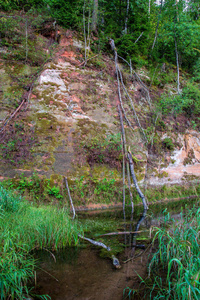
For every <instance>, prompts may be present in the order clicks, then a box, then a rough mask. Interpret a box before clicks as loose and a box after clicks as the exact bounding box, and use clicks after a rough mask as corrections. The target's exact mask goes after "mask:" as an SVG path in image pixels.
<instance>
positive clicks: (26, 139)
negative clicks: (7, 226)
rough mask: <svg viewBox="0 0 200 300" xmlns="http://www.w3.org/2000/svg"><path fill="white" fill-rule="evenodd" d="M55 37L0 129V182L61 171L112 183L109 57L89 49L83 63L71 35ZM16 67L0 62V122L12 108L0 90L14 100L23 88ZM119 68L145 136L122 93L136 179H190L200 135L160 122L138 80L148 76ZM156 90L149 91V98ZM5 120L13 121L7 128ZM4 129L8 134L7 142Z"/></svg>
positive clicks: (113, 94) (116, 175)
mask: <svg viewBox="0 0 200 300" xmlns="http://www.w3.org/2000/svg"><path fill="white" fill-rule="evenodd" d="M59 34H60V37H61V39H60V43H59V45H58V46H57V47H56V49H55V50H54V55H53V58H52V59H51V60H50V61H49V62H47V63H46V64H45V65H44V66H43V67H42V70H41V73H40V74H39V76H37V77H35V78H37V81H36V82H35V83H34V87H33V89H30V87H29V89H28V90H29V91H30V92H31V93H30V92H29V95H28V96H29V97H28V100H27V101H26V105H24V106H23V108H22V109H21V110H20V111H19V112H18V113H17V114H16V116H15V117H14V118H13V119H11V120H10V121H9V123H8V124H7V126H5V127H4V128H3V130H2V132H1V135H2V136H1V141H2V147H1V158H2V160H1V163H0V175H1V179H4V178H7V177H13V176H15V175H17V174H21V173H23V174H25V175H26V176H29V175H31V174H33V172H37V173H38V174H40V175H46V176H47V177H50V176H52V178H54V180H55V182H56V180H57V182H59V180H61V179H59V180H58V178H62V176H63V175H64V176H67V177H68V178H70V179H71V180H74V181H75V180H78V182H79V183H81V184H82V185H84V184H87V182H88V181H90V183H91V182H92V183H94V184H95V183H97V182H99V181H102V180H107V182H114V183H115V184H117V182H119V183H120V182H121V164H122V151H121V136H120V123H119V118H118V111H117V105H118V103H119V100H118V87H117V80H116V73H115V64H114V61H113V58H112V56H108V55H107V56H106V55H102V54H99V55H95V54H93V53H90V54H89V59H88V62H87V64H86V66H85V67H84V60H83V53H84V45H83V43H82V42H81V41H80V40H79V39H78V38H77V34H76V33H74V32H71V31H70V30H63V29H60V32H59ZM47 51H48V49H47ZM17 66H19V64H17V63H13V62H9V63H8V62H5V61H4V60H3V59H2V60H1V65H0V67H1V75H0V76H1V89H2V91H3V96H2V98H1V105H2V110H1V122H2V123H1V125H2V126H3V124H4V123H5V120H6V117H7V116H8V114H9V113H10V112H12V111H13V109H14V106H15V105H16V103H14V104H13V103H11V104H10V106H8V104H9V103H8V102H9V100H8V97H5V93H6V92H8V90H10V92H11V93H16V98H17V95H18V94H20V93H21V94H23V92H24V90H23V91H22V90H20V89H19V87H18V85H17V84H15V85H14V84H13V81H12V70H13V72H14V71H15V70H16V68H17ZM18 68H19V67H18ZM32 69H33V67H29V66H27V65H26V64H25V65H22V66H21V67H20V70H19V72H23V74H24V76H25V75H29V76H30V75H31V72H32ZM120 69H121V70H122V73H123V80H124V82H125V84H126V87H127V89H128V92H129V94H130V96H131V97H132V99H133V102H134V107H135V110H136V112H137V115H138V118H139V119H140V123H141V124H142V126H143V128H144V130H145V133H146V136H147V138H148V145H147V144H146V143H145V141H144V139H143V136H142V134H141V132H140V130H139V127H138V123H137V120H136V119H135V117H134V114H133V111H132V109H131V105H130V101H129V99H128V98H127V97H125V94H124V93H123V92H122V96H123V99H124V100H123V105H124V109H125V111H126V115H127V118H128V119H129V120H130V122H131V125H132V129H130V128H129V127H128V126H126V135H127V144H128V146H130V149H131V151H132V154H133V156H134V160H135V168H136V174H137V178H138V180H139V182H140V183H144V181H145V183H146V184H149V185H163V184H168V183H170V184H171V183H184V182H185V181H188V180H194V179H198V178H199V175H200V161H199V159H200V134H199V133H198V132H197V131H195V130H191V129H189V130H186V128H184V126H185V124H186V122H187V120H185V119H184V118H183V119H180V120H179V119H177V122H176V123H175V122H174V120H173V119H171V118H170V117H169V118H166V119H165V120H161V119H160V116H159V114H156V113H155V111H154V110H155V109H154V104H153V105H152V106H151V107H150V106H149V104H148V99H147V98H148V97H147V93H146V88H144V87H146V85H144V83H143V82H142V80H144V81H145V82H147V83H148V81H149V77H148V73H147V71H146V70H145V69H141V70H139V71H138V73H137V74H139V75H137V76H136V75H135V76H131V75H130V72H129V69H128V68H127V67H125V66H124V65H122V64H120ZM138 76H139V77H138ZM27 93H28V92H27ZM158 95H159V93H158V92H156V91H154V90H153V89H152V90H151V92H150V96H151V98H152V103H154V101H155V99H156V97H158ZM17 105H19V103H18V104H17ZM7 119H8V118H7ZM10 124H15V126H14V129H13V127H12V129H11V127H9V126H10ZM178 124H179V125H180V128H179V126H178ZM22 125H23V126H22ZM12 126H13V125H12ZM20 126H21V127H20ZM9 128H10V133H11V136H10V137H9V139H8V137H7V136H8V135H7V133H8V132H9ZM179 129H181V131H182V133H180V132H179ZM20 143H21V144H20ZM5 149H7V150H5ZM22 149H23V151H22ZM19 157H20V159H18V158H19ZM59 175H61V177H59ZM88 189H89V188H88ZM87 196H88V197H89V198H90V199H93V197H94V196H93V195H92V194H90V195H87Z"/></svg>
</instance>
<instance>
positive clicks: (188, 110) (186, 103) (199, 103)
mask: <svg viewBox="0 0 200 300" xmlns="http://www.w3.org/2000/svg"><path fill="white" fill-rule="evenodd" d="M158 105H159V106H160V108H161V110H162V113H163V114H164V115H167V114H170V113H172V114H174V115H178V114H180V113H183V112H184V113H185V114H186V115H187V116H189V117H191V116H192V115H198V114H199V112H200V90H199V86H198V84H195V83H194V82H193V83H192V82H188V83H187V84H186V86H185V87H184V88H183V90H182V93H181V94H180V95H167V94H163V95H162V96H161V98H160V102H159V103H158Z"/></svg>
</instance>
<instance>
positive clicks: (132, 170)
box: [128, 152, 148, 210]
mask: <svg viewBox="0 0 200 300" xmlns="http://www.w3.org/2000/svg"><path fill="white" fill-rule="evenodd" d="M128 160H129V166H130V173H131V177H132V179H133V183H134V185H135V188H136V190H137V192H138V195H139V196H140V198H141V199H142V203H143V206H144V209H145V210H147V209H148V205H147V202H146V199H145V196H144V195H143V193H142V192H141V190H140V188H139V185H138V182H137V179H136V176H135V172H134V165H133V158H132V155H131V153H130V152H128Z"/></svg>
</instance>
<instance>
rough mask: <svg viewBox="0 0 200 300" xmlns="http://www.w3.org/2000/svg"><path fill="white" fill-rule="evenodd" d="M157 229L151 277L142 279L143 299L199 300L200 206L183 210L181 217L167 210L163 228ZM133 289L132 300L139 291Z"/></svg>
mask: <svg viewBox="0 0 200 300" xmlns="http://www.w3.org/2000/svg"><path fill="white" fill-rule="evenodd" d="M169 222H170V223H172V225H170V226H169ZM155 229H156V234H155V236H154V239H153V243H154V244H156V248H157V251H156V253H155V254H154V255H153V257H152V259H151V261H150V263H149V276H148V278H147V279H145V280H143V279H142V282H141V291H143V292H142V294H143V298H142V299H181V300H186V299H195V300H198V299H199V298H200V271H199V270H200V255H199V243H200V236H199V234H200V208H198V209H197V208H196V207H194V208H193V209H191V210H189V211H188V212H187V213H185V214H183V213H182V214H181V219H180V220H175V219H172V218H171V217H170V215H169V213H166V215H165V222H164V224H163V227H161V228H155ZM157 244H158V246H157ZM130 291H131V289H130V290H129V295H130V296H131V295H132V296H131V297H132V298H131V299H135V298H134V297H135V296H136V295H138V293H139V291H140V290H139V291H136V290H135V291H131V292H130Z"/></svg>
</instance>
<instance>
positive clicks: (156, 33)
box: [151, 0, 163, 50]
mask: <svg viewBox="0 0 200 300" xmlns="http://www.w3.org/2000/svg"><path fill="white" fill-rule="evenodd" d="M162 6H163V0H161V4H160V11H159V15H158V22H157V25H156V32H155V37H154V41H153V45H152V48H151V50H153V48H154V46H155V43H156V40H157V35H158V26H159V23H160V15H161V12H162Z"/></svg>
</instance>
